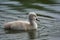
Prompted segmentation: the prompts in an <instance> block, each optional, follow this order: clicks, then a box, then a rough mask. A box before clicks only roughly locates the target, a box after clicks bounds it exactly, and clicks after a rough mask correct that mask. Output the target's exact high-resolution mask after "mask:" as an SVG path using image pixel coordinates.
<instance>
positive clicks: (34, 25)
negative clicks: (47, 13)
mask: <svg viewBox="0 0 60 40" xmlns="http://www.w3.org/2000/svg"><path fill="white" fill-rule="evenodd" d="M29 21H30V24H31V25H32V28H35V29H37V23H36V21H35V20H29Z"/></svg>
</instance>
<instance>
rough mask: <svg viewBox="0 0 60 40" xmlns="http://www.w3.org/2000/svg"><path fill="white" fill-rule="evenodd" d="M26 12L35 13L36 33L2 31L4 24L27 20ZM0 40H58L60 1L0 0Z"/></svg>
mask: <svg viewBox="0 0 60 40" xmlns="http://www.w3.org/2000/svg"><path fill="white" fill-rule="evenodd" d="M28 12H36V13H37V15H38V18H39V20H40V22H38V21H37V24H38V31H33V32H32V31H29V32H16V31H9V32H7V31H5V30H4V29H3V28H4V26H3V24H4V23H5V22H10V21H14V20H28V17H27V16H28ZM31 38H34V39H31ZM0 40H60V0H0Z"/></svg>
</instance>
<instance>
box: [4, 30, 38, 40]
mask: <svg viewBox="0 0 60 40" xmlns="http://www.w3.org/2000/svg"><path fill="white" fill-rule="evenodd" d="M4 31H5V33H6V34H15V33H27V34H28V37H27V38H28V39H29V40H34V39H36V38H37V36H38V35H37V31H36V30H30V31H23V30H21V31H17V30H4Z"/></svg>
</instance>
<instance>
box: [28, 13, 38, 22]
mask: <svg viewBox="0 0 60 40" xmlns="http://www.w3.org/2000/svg"><path fill="white" fill-rule="evenodd" d="M29 20H37V21H39V20H38V19H37V15H36V13H35V12H29Z"/></svg>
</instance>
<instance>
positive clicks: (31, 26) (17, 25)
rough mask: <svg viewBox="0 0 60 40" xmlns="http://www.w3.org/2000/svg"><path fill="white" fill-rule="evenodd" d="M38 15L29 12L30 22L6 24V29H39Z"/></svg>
mask: <svg viewBox="0 0 60 40" xmlns="http://www.w3.org/2000/svg"><path fill="white" fill-rule="evenodd" d="M36 20H38V19H37V15H36V13H35V12H29V21H20V20H17V21H12V22H8V23H5V24H4V28H5V29H13V30H33V29H37V23H36Z"/></svg>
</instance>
